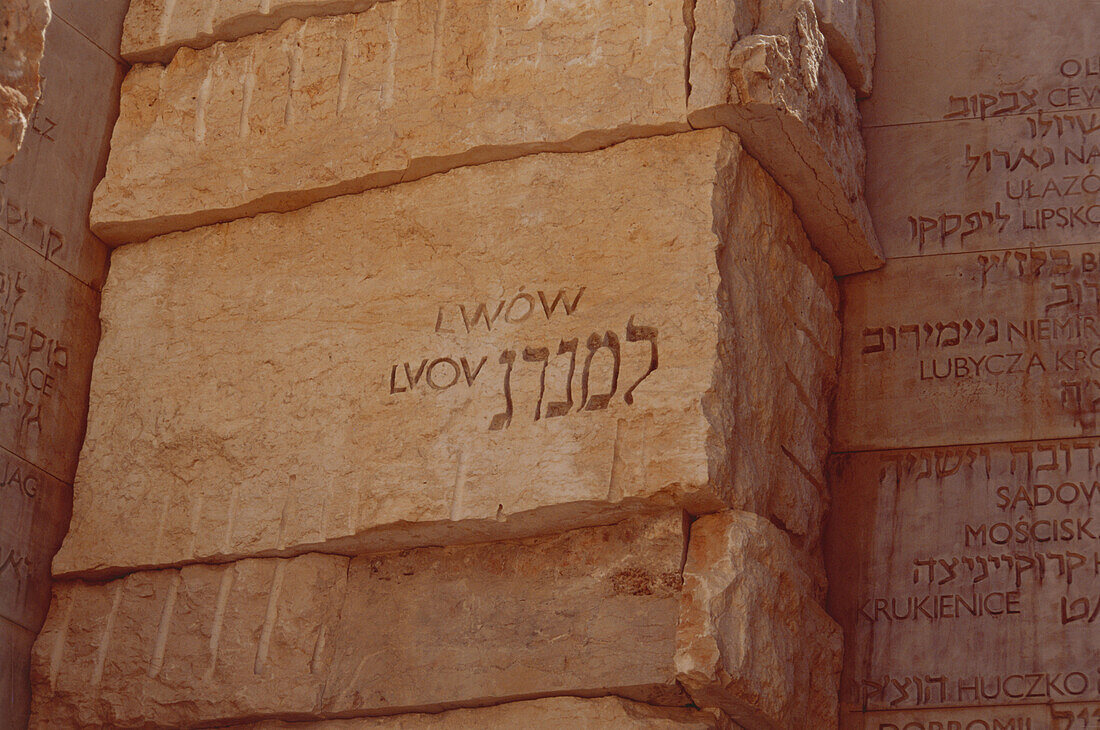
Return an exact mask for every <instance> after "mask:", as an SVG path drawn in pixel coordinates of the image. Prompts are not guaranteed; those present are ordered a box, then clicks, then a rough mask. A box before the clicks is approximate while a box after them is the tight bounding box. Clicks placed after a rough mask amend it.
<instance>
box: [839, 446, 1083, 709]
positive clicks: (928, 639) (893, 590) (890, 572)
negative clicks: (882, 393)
mask: <svg viewBox="0 0 1100 730" xmlns="http://www.w3.org/2000/svg"><path fill="white" fill-rule="evenodd" d="M1098 457H1100V440H1098V439H1096V438H1085V439H1082V438H1074V439H1065V440H1055V441H1029V442H1015V443H996V444H985V445H975V446H951V447H941V448H936V449H907V450H897V451H883V452H872V453H860V454H845V455H841V456H838V457H837V461H836V464H835V476H834V483H836V484H839V485H843V488H841V489H837V490H836V491H835V492H834V506H833V513H832V514H833V517H832V525H831V529H830V531H829V538H828V540H827V552H828V555H829V559H830V563H831V565H832V566H833V567H834V570H833V571H832V574H831V579H832V582H831V592H830V598H829V601H830V610H831V612H832V614H833V615H834V616H836V617H837V619H838V620H839V621H840V622H841V624H842V625H843V627H844V631H845V637H846V643H845V667H846V671H845V679H844V682H843V684H842V691H841V703H842V706H843V707H844V708H845V709H846V713H845V714H846V715H850V716H849V717H847V718H846V719H845V721H844V722H843V723H842V725H841V726H842V727H844V728H852V729H853V730H854V729H855V728H864V727H874V728H876V730H877V729H878V728H879V727H881V726H880V725H879V724H878V723H880V722H884V721H889V722H894V723H897V724H899V725H900V726H901V727H904V723H901V722H899V720H901V719H904V720H906V721H912V722H924V723H930V722H932V721H942V720H945V719H952V720H961V719H962V718H964V717H969V718H970V719H971V720H980V719H984V720H986V721H989V722H992V720H993V719H995V718H996V719H998V720H1007V719H1012V718H1016V717H1028V718H1033V719H1034V720H1035V722H1034V723H1033V724H1032V726H1031V727H1033V728H1035V727H1043V728H1065V727H1073V723H1069V724H1067V723H1066V722H1065V719H1066V717H1067V716H1066V715H1065V714H1064V713H1065V712H1067V711H1069V708H1067V707H1064V706H1062V703H1071V702H1082V701H1085V700H1091V701H1092V702H1093V703H1094V704H1093V707H1095V706H1096V705H1095V699H1094V698H1095V697H1096V695H1097V691H1098V688H1097V685H1096V674H1095V639H1094V637H1095V633H1096V628H1095V623H1094V621H1095V618H1096V616H1097V610H1098V609H1100V603H1098V602H1097V598H1096V596H1097V592H1098V590H1100V569H1098V566H1100V551H1098V548H1100V543H1098V538H1097V536H1098V535H1100V529H1098V526H1097V524H1096V522H1097V521H1096V519H1095V515H1096V513H1097V512H1096V510H1097V505H1098V504H1100V484H1098V483H1097V478H1096V473H1097V472H1096V464H1097V463H1100V459H1098ZM933 526H934V529H932V528H933ZM918 677H919V678H926V677H932V678H942V680H941V679H934V680H932V681H929V680H924V682H925V684H924V687H923V689H922V688H919V687H918V685H917V684H916V682H915V679H914V678H918ZM1021 684H1023V685H1024V686H1023V687H1021ZM1022 700H1024V701H1026V702H1027V703H1028V704H1031V703H1035V704H1040V703H1042V704H1052V705H1053V707H1052V708H1050V709H1049V710H1047V711H1045V713H1041V714H1039V715H1033V714H1031V713H1032V711H1031V710H1028V709H1025V708H1011V707H1003V706H1005V705H1015V704H1018V703H1020V702H1021V701H1022ZM964 706H969V707H975V708H978V709H975V710H973V711H972V712H971V713H963V712H961V711H959V710H958V709H948V708H958V707H964ZM998 708H999V709H998ZM864 709H865V710H867V711H868V713H869V714H867V715H865V716H862V717H861V715H862V714H863V713H862V712H861V711H862V710H864ZM1037 709H1038V708H1037ZM1078 709H1079V708H1078ZM1051 711H1054V712H1057V713H1059V717H1060V719H1059V721H1058V722H1057V723H1055V724H1053V725H1052V724H1051V720H1052V719H1054V718H1052V717H1051V715H1050V712H1051ZM1077 712H1078V710H1074V715H1076V714H1077ZM1097 716H1098V715H1093V714H1091V709H1090V711H1089V712H1086V714H1085V716H1084V717H1086V718H1091V717H1097ZM1075 722H1078V723H1079V718H1078V720H1077V721H1075ZM1018 723H1019V724H1017V725H1016V727H1027V725H1026V724H1024V723H1023V721H1022V720H1020V721H1018ZM1090 724H1091V720H1090ZM1077 726H1078V727H1080V726H1081V725H1080V724H1078V725H1077ZM925 727H929V725H927V724H926V725H925ZM943 727H945V728H947V727H948V725H946V724H944V726H943ZM963 727H967V726H966V725H965V724H964V725H963ZM978 727H981V726H980V725H979V726H978ZM1002 727H1007V726H1006V725H1002Z"/></svg>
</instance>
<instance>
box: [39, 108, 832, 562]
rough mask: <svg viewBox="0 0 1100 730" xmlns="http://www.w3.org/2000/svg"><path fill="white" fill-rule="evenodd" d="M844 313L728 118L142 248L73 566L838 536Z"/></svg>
mask: <svg viewBox="0 0 1100 730" xmlns="http://www.w3.org/2000/svg"><path fill="white" fill-rule="evenodd" d="M505 244H506V248H502V246H504V245H505ZM536 264H537V265H536ZM837 306H838V301H837V292H836V284H835V281H834V280H833V279H832V277H831V275H830V272H829V269H828V267H827V266H826V265H825V264H824V262H822V261H821V259H820V258H818V256H817V255H816V253H815V252H814V251H813V250H812V249H811V247H810V245H809V243H808V241H807V240H806V238H805V234H804V233H803V232H802V229H801V226H800V224H799V222H798V219H797V217H796V216H795V215H794V213H793V211H792V209H791V204H790V201H789V200H788V199H787V198H786V196H785V195H784V194H783V192H782V191H781V190H779V188H778V187H777V186H776V185H775V183H774V182H773V181H772V180H771V179H770V178H769V177H768V176H767V175H766V174H765V173H764V172H763V171H762V170H761V169H760V167H759V166H758V165H757V164H756V163H755V161H754V160H753V159H752V158H750V157H748V156H747V155H746V154H744V152H743V151H742V150H741V149H740V146H739V145H738V142H737V139H736V138H735V137H734V136H733V135H731V134H730V133H729V132H726V131H724V130H707V131H701V132H692V133H689V134H683V135H675V136H668V137H658V138H653V139H648V140H635V141H631V142H627V143H624V144H622V145H618V146H615V147H612V148H609V149H606V150H602V151H599V152H593V153H589V154H584V155H538V156H531V157H527V158H523V159H520V160H515V161H510V162H502V163H494V164H489V165H483V166H479V167H475V168H464V169H460V170H455V171H452V172H450V173H447V174H446V175H441V176H436V177H432V178H430V179H425V180H421V181H418V182H415V183H409V184H405V185H398V186H393V187H391V188H387V189H384V190H376V191H370V192H367V193H363V194H361V195H359V196H354V197H352V196H349V197H342V198H338V199H334V200H330V201H326V202H324V203H321V204H317V205H314V206H311V207H309V208H306V209H303V210H300V211H296V212H293V213H288V214H272V215H264V216H259V217H257V218H254V219H247V220H239V221H234V222H232V223H229V224H224V225H221V226H216V227H208V228H203V229H196V230H193V231H189V232H185V233H179V234H173V235H171V236H166V237H164V238H161V239H157V240H155V241H151V242H149V243H148V244H140V245H135V246H129V247H125V248H122V249H119V250H117V251H116V252H115V254H114V258H113V260H112V267H111V273H110V279H109V282H108V285H107V287H106V288H105V289H104V301H103V311H102V318H103V321H104V323H105V327H104V329H105V335H104V338H103V340H102V342H101V344H100V349H99V354H98V357H97V360H96V370H95V375H94V379H93V388H92V391H93V392H92V395H91V403H92V405H91V411H90V418H89V424H88V433H87V438H86V441H85V446H84V451H83V454H82V458H81V462H80V470H79V472H78V474H77V479H76V485H75V509H74V515H75V516H74V519H73V523H72V527H71V530H70V532H69V535H68V537H67V538H66V542H65V545H64V547H63V548H62V551H61V553H59V554H58V556H57V557H56V559H55V561H54V572H55V574H57V575H85V576H87V575H95V574H111V573H119V572H125V571H127V570H133V569H135V568H144V567H150V566H170V565H182V564H186V563H189V562H194V561H210V560H217V561H222V560H230V559H236V558H241V557H250V556H257V555H261V556H270V555H293V554H297V553H301V552H305V551H307V550H311V549H321V550H324V551H326V552H342V553H347V554H354V553H362V552H364V551H366V552H377V551H383V550H391V549H401V548H407V547H414V546H417V545H425V544H438V543H463V542H477V541H481V540H492V539H503V538H509V537H520V536H526V535H534V534H547V533H553V532H559V531H561V530H567V529H572V528H575V527H580V526H584V525H591V524H601V523H607V522H613V521H616V520H620V519H622V518H623V517H625V516H627V515H630V514H634V513H638V512H651V511H653V510H654V509H664V508H666V507H668V506H669V505H674V504H675V505H679V506H681V507H683V508H685V509H687V510H689V511H690V512H692V513H694V514H700V513H706V512H712V511H715V510H719V509H722V508H724V507H731V508H735V509H745V510H749V511H753V512H758V513H760V514H762V515H765V516H768V517H770V518H774V519H776V520H778V521H780V522H781V523H782V524H784V525H785V526H786V527H787V528H788V529H789V530H790V532H791V533H792V535H793V536H794V537H795V539H797V540H798V541H799V542H800V544H801V545H802V546H804V547H807V548H812V546H813V545H814V544H816V542H817V539H818V535H819V532H820V526H821V520H822V514H823V504H824V494H823V490H824V486H823V485H824V476H823V475H824V459H825V456H826V454H827V446H828V444H827V428H828V425H827V422H826V419H825V418H824V417H823V416H822V414H823V413H825V412H826V403H827V398H828V394H829V393H830V392H831V391H832V388H833V384H834V382H835V377H836V357H837V353H838V349H839V323H838V321H837V318H836V307H837ZM120 520H125V522H126V524H127V526H128V527H127V529H126V530H118V529H115V526H116V525H117V524H119V523H120Z"/></svg>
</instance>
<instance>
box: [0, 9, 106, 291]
mask: <svg viewBox="0 0 1100 730" xmlns="http://www.w3.org/2000/svg"><path fill="white" fill-rule="evenodd" d="M104 1H106V0H104ZM42 74H43V81H42V97H41V99H39V101H38V105H37V106H36V107H35V110H34V113H33V114H32V115H31V118H30V124H29V127H28V129H27V135H26V138H25V140H24V144H23V148H22V149H21V150H20V151H19V154H18V155H16V158H15V160H14V161H12V163H11V164H10V165H7V166H5V167H0V229H2V230H4V231H7V232H8V233H10V234H11V235H12V236H14V237H15V238H17V239H19V240H20V241H22V242H23V243H24V244H25V245H27V246H29V247H30V248H32V249H34V250H35V251H37V252H38V254H39V255H41V256H43V257H45V258H46V259H48V260H49V261H51V262H53V263H54V264H56V265H57V266H59V267H61V268H62V269H64V270H65V271H67V272H69V273H70V274H72V275H73V276H75V277H76V278H78V279H80V280H81V281H83V282H84V283H86V284H89V285H91V286H93V287H95V288H99V286H100V285H101V284H102V283H103V275H104V273H105V271H106V259H107V247H106V246H105V245H104V244H103V243H102V242H101V241H99V240H98V239H97V238H96V237H95V236H93V235H92V234H91V233H90V232H89V230H88V211H89V209H90V208H91V205H92V190H93V189H94V188H95V184H96V183H97V182H98V181H99V179H100V177H101V176H102V175H103V169H104V166H105V165H106V163H107V143H108V141H109V140H110V134H111V125H112V124H113V122H114V120H115V116H116V114H117V111H118V89H119V85H120V84H121V83H122V70H121V68H120V67H119V65H118V64H117V63H116V62H115V61H114V60H112V59H111V58H110V57H109V56H108V55H107V54H105V53H104V52H103V51H101V50H100V49H99V48H96V46H94V45H93V44H92V43H91V42H89V41H88V40H87V39H86V38H84V37H83V36H82V35H80V33H78V32H77V31H76V30H74V29H73V28H72V26H70V25H68V24H67V23H66V22H65V20H64V18H62V17H60V16H59V17H57V18H55V21H54V22H51V23H50V26H49V28H48V29H47V31H46V55H45V57H44V58H43V59H42Z"/></svg>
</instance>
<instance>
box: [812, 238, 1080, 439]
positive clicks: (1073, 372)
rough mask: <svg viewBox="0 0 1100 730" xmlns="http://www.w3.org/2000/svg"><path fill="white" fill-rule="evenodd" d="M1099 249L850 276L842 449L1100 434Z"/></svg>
mask: <svg viewBox="0 0 1100 730" xmlns="http://www.w3.org/2000/svg"><path fill="white" fill-rule="evenodd" d="M1098 257H1100V246H1097V245H1083V246H1070V247H1065V248H1034V249H1017V250H1013V251H991V252H986V253H965V254H952V255H943V256H932V257H923V258H910V259H898V260H892V261H890V262H889V263H888V264H887V265H886V267H885V268H884V269H882V270H881V271H877V272H874V273H872V274H868V275H862V276H858V277H850V278H848V279H845V280H843V284H842V289H843V296H844V303H845V304H844V306H845V319H844V344H843V351H842V363H843V365H842V367H841V378H840V387H839V390H838V395H837V402H836V414H835V415H836V417H835V427H836V430H835V433H834V441H833V447H834V448H835V449H836V450H838V451H860V450H865V449H881V448H903V447H911V446H939V445H944V446H948V445H952V444H955V443H958V442H959V441H963V442H965V443H990V442H998V441H1016V440H1027V439H1039V438H1063V437H1064V438H1069V437H1073V436H1088V435H1096V434H1097V433H1100V431H1098V424H1097V414H1098V413H1100V378H1098V377H1097V374H1098V373H1097V369H1098V368H1100V331H1098V328H1097V324H1098V323H1097V318H1096V307H1097V291H1100V281H1097V276H1098V274H1100V268H1098V264H1097V261H1098Z"/></svg>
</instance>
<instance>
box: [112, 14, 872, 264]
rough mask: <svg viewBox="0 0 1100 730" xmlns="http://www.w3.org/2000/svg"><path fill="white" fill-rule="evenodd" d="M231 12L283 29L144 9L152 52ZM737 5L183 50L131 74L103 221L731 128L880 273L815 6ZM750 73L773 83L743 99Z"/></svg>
mask: <svg viewBox="0 0 1100 730" xmlns="http://www.w3.org/2000/svg"><path fill="white" fill-rule="evenodd" d="M726 5H729V4H726ZM788 5H797V8H793V9H792V8H789V7H787V6H788ZM165 7H167V6H165ZM335 7H337V5H336V4H335V3H327V2H317V3H302V2H298V3H295V4H293V5H290V4H288V5H281V4H279V3H275V4H273V5H272V11H271V12H272V13H276V14H277V13H280V12H283V10H280V9H279V8H285V9H286V12H292V11H293V12H294V13H295V14H305V13H312V12H327V11H329V10H331V9H332V8H335ZM731 7H732V6H731ZM737 7H740V4H738V5H737ZM223 8H224V10H223ZM211 9H213V13H214V15H213V16H211V15H210V14H209V12H210V11H211ZM689 10H690V9H689ZM223 12H225V13H228V14H229V15H233V14H234V13H240V18H241V20H240V22H241V23H267V22H269V18H268V16H266V15H264V14H263V13H257V9H256V8H255V7H253V6H252V5H251V3H220V4H207V5H204V6H203V8H201V9H200V8H199V7H198V5H197V3H195V2H193V1H192V0H186V1H184V2H177V3H175V4H173V10H172V13H170V14H169V15H167V16H166V15H165V14H164V13H163V12H162V9H161V7H160V5H159V4H158V3H155V2H141V3H138V4H135V6H134V9H133V10H132V11H131V13H130V18H129V19H128V24H129V27H130V28H132V36H133V43H134V46H133V47H134V48H137V47H138V46H140V47H142V48H146V49H155V48H162V47H163V46H164V44H165V43H167V44H169V45H172V44H177V43H187V44H188V45H191V44H200V43H201V42H206V40H209V39H210V38H213V37H214V36H216V35H217V31H216V30H210V29H211V28H216V27H217V26H218V23H219V22H221V21H220V20H219V18H221V15H220V14H221V13H223ZM731 12H734V11H732V10H729V9H727V8H724V7H723V9H722V10H721V11H719V10H717V9H715V8H708V7H707V6H706V3H700V4H698V5H697V6H696V7H695V9H694V11H693V13H694V15H692V14H691V12H689V14H688V15H687V16H685V15H684V5H683V3H681V2H679V1H678V0H655V1H654V2H647V3H642V2H638V1H637V0H592V1H591V2H585V3H550V4H539V5H537V6H534V5H525V4H519V5H516V4H509V3H496V4H492V3H490V4H485V3H475V2H472V1H471V0H453V1H452V0H394V1H393V2H381V3H377V4H374V5H371V6H370V7H369V8H367V9H365V10H364V11H363V12H361V13H357V14H348V15H335V16H324V17H308V18H306V19H304V20H301V19H298V18H294V19H291V20H288V21H287V22H285V23H283V24H282V25H281V26H279V27H278V28H276V29H273V30H270V31H267V32H264V33H258V34H253V35H248V36H245V37H243V38H240V39H239V40H237V41H234V42H224V41H219V42H217V43H214V45H213V46H211V47H209V48H205V49H202V50H194V49H191V48H181V49H180V50H179V51H178V52H177V53H176V54H175V56H174V57H173V58H172V60H171V62H170V63H169V64H168V65H167V66H161V65H158V64H153V65H138V66H135V67H134V68H133V69H132V70H131V71H130V73H129V74H128V76H127V79H126V82H125V84H124V86H123V92H122V110H121V116H120V119H119V122H118V124H117V125H116V127H115V134H114V138H113V142H112V154H111V159H110V162H109V164H108V170H107V175H106V177H105V179H104V181H103V182H102V183H101V185H100V187H99V189H98V190H97V193H96V200H95V203H94V206H93V211H92V222H93V230H95V231H96V233H97V234H99V235H101V236H102V237H103V238H104V239H105V240H107V241H108V242H111V243H116V244H118V243H129V242H134V241H141V240H145V239H147V238H149V237H151V236H155V235H159V234H163V233H165V232H168V231H173V230H180V229H187V228H191V227H195V226H199V225H205V224H209V223H214V222H219V221H225V220H230V219H233V218H237V217H241V216H248V215H253V214H256V213H260V212H265V211H276V210H289V209H292V208H297V207H301V206H303V205H307V204H309V203H312V202H316V201H318V200H321V199H324V198H327V197H331V196H333V195H338V194H342V193H349V192H358V191H362V190H365V189H368V188H371V187H378V186H385V185H390V184H392V183H395V182H398V181H401V180H405V181H408V180H411V179H416V178H419V177H423V176H425V175H429V174H432V173H435V172H440V171H445V170H448V169H452V168H454V167H456V166H462V165H471V164H480V163H484V162H487V161H491V160H500V159H508V158H513V157H517V156H521V155H525V154H530V153H532V152H539V151H590V150H594V149H598V148H602V147H606V146H608V145H610V144H613V143H616V142H620V141H623V140H625V139H627V138H630V137H641V136H652V135H656V134H668V133H672V132H680V131H686V130H688V129H689V128H690V127H691V126H695V127H707V126H718V125H723V124H725V125H728V126H730V127H731V128H732V129H734V130H735V131H737V132H739V133H741V134H742V135H744V136H745V138H746V146H747V147H748V148H749V149H750V152H751V153H752V154H753V155H754V156H756V157H757V158H758V159H759V160H761V162H762V163H763V164H764V166H765V167H766V168H767V169H768V171H769V172H771V174H772V175H774V176H776V177H777V179H779V181H780V184H781V185H783V186H784V188H785V189H786V190H788V192H789V193H790V194H791V195H792V197H793V198H794V200H795V206H796V209H797V210H798V211H799V213H800V215H801V216H802V218H803V221H804V223H805V225H806V226H807V228H808V230H809V233H810V237H811V239H812V240H813V241H814V243H815V245H816V246H817V247H818V248H819V250H820V251H821V252H822V254H823V255H824V256H825V258H826V259H827V260H828V261H829V262H830V263H831V264H832V265H833V267H834V269H835V270H836V271H838V272H840V273H850V272H852V271H858V270H865V269H869V268H874V267H876V266H878V265H879V264H880V263H881V258H880V255H879V253H878V248H877V246H878V244H877V242H876V240H875V237H874V233H873V231H872V230H871V228H870V218H869V216H868V215H867V212H866V208H865V205H864V203H863V201H862V198H861V194H862V176H863V166H862V165H863V147H862V141H861V139H860V136H859V130H858V116H857V114H856V108H855V101H854V98H853V94H852V92H851V90H850V89H849V88H848V86H847V83H846V82H845V80H844V77H843V74H842V72H841V71H840V69H839V67H838V66H837V65H836V63H835V62H834V61H832V60H831V59H829V57H828V55H827V53H826V51H825V42H824V37H823V36H822V35H821V32H820V31H819V30H818V25H817V21H816V19H815V17H814V10H813V5H812V0H801V2H799V3H794V2H793V0H785V2H783V3H780V2H775V3H768V4H767V5H766V9H765V10H764V11H762V12H763V13H764V15H765V18H764V20H761V21H759V23H757V20H756V19H753V18H748V17H747V15H748V13H747V11H744V12H743V13H742V14H744V15H746V17H745V18H740V17H739V18H738V21H739V22H738V23H737V24H736V25H737V27H735V28H734V27H725V26H726V25H729V24H728V23H727V22H726V19H725V17H724V15H725V14H728V13H731ZM227 17H229V16H228V15H227ZM233 17H237V16H235V15H233ZM166 18H167V20H165V19H166ZM187 19H191V22H190V23H189V22H187ZM177 20H178V23H179V29H178V35H176V34H177V30H173V28H175V24H176V23H177ZM226 22H227V23H229V22H230V21H226ZM165 23H167V25H165ZM716 24H719V25H723V27H722V28H716V27H715V25H716ZM230 25H232V23H230ZM199 26H201V28H203V29H202V30H200V29H199ZM154 29H155V32H154ZM162 31H163V32H162ZM726 31H730V32H726ZM229 35H232V34H229ZM742 36H745V37H742ZM170 38H171V39H172V40H170ZM700 38H704V39H706V42H705V43H702V42H700ZM738 38H741V40H740V41H739V42H738V44H737V46H736V47H735V48H733V49H731V43H733V42H734V40H736V39H738ZM204 39H206V40H204ZM139 41H140V43H139ZM769 49H770V50H769ZM792 49H793V50H792ZM731 51H732V53H731ZM149 53H151V54H152V53H159V52H155V51H154V50H149ZM701 53H702V54H703V55H702V56H700V54H701ZM792 53H795V55H796V56H797V59H796V58H794V57H792V55H791V54H792ZM162 55H163V54H162ZM700 59H702V60H701V61H700ZM749 68H752V71H751V73H750V72H748V71H747V69H749ZM743 75H751V76H752V78H753V79H755V81H753V82H752V83H748V84H743V85H742V86H743V87H744V89H743V90H744V92H745V93H744V94H743V95H741V96H738V95H737V94H736V93H731V84H730V79H731V78H732V77H734V76H737V77H740V76H743ZM704 77H706V78H704ZM710 77H714V78H710ZM708 79H709V80H708ZM685 82H686V83H685ZM689 88H690V90H691V95H690V97H689V96H688V89H689ZM689 112H690V114H689ZM834 166H837V167H834Z"/></svg>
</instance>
